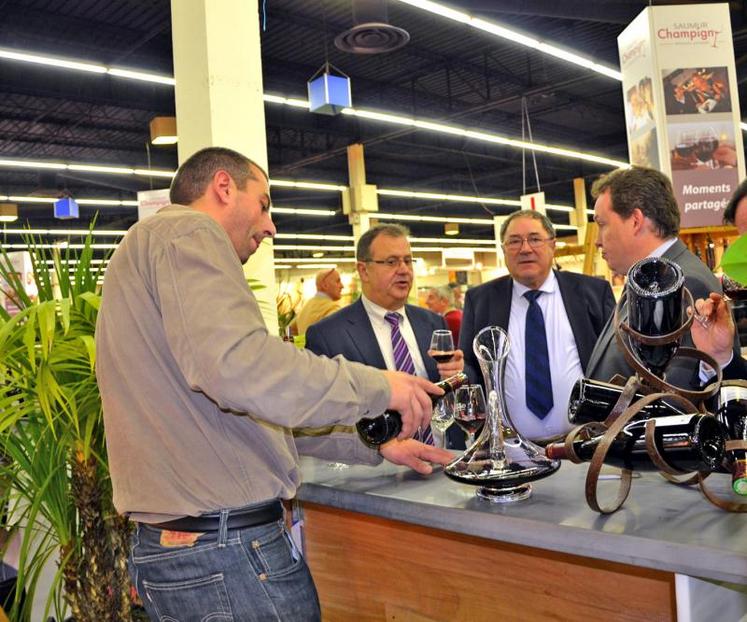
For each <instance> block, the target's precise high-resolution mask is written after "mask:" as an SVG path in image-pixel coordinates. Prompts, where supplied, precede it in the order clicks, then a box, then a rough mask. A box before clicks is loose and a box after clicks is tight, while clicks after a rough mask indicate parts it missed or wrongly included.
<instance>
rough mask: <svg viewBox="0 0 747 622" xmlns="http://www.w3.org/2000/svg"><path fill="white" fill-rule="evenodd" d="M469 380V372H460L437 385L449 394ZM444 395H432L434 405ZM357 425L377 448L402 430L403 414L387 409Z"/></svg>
mask: <svg viewBox="0 0 747 622" xmlns="http://www.w3.org/2000/svg"><path fill="white" fill-rule="evenodd" d="M468 382H469V380H468V378H467V374H465V373H463V372H459V373H458V374H454V375H453V376H451V377H449V378H446V379H445V380H442V381H441V382H437V383H436V386H437V387H440V388H441V389H443V391H444V395H448V394H449V393H453V392H454V391H456V390H457V389H458V388H459V387H461V386H462V385H464V384H467V383H468ZM444 395H432V396H431V401H432V403H433V405H434V406H435V405H436V404H437V403H438V401H439V400H440V399H441V398H443V396H444ZM355 427H356V428H357V429H358V434H359V436H360V437H361V440H362V441H363V442H364V443H365V444H366V445H368V446H369V447H372V448H377V447H379V445H383V444H384V443H386V442H387V441H390V440H391V439H393V438H394V437H395V436H397V435H398V434H399V433H400V432H401V431H402V415H400V414H399V413H398V412H397V411H396V410H387V411H386V412H384V413H383V414H381V415H379V416H378V417H364V418H363V419H361V420H359V421H358V423H356V424H355Z"/></svg>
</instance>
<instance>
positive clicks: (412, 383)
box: [383, 371, 444, 440]
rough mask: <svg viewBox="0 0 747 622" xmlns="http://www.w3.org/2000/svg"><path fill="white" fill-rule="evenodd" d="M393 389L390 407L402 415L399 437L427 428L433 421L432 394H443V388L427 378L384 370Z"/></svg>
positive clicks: (408, 435) (408, 436)
mask: <svg viewBox="0 0 747 622" xmlns="http://www.w3.org/2000/svg"><path fill="white" fill-rule="evenodd" d="M383 374H384V375H385V376H386V379H387V381H388V382H389V388H390V389H391V397H390V398H389V409H391V410H396V411H397V412H399V414H400V415H402V431H401V432H400V433H399V436H398V437H397V438H399V439H402V440H404V439H406V438H410V437H411V436H412V435H413V434H415V432H417V431H418V429H419V428H422V429H423V430H425V429H426V428H427V427H428V426H429V425H430V423H431V415H432V414H433V402H432V401H431V397H430V395H429V394H431V395H437V396H439V395H443V393H444V392H443V390H442V389H439V388H438V387H437V386H436V385H435V384H433V383H432V382H429V381H428V380H426V379H425V378H420V377H419V376H413V375H412V374H406V373H405V372H401V371H384V372H383Z"/></svg>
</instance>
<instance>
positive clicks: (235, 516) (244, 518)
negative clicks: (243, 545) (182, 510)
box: [149, 500, 283, 532]
mask: <svg viewBox="0 0 747 622" xmlns="http://www.w3.org/2000/svg"><path fill="white" fill-rule="evenodd" d="M281 518H283V504H282V503H280V501H278V500H275V501H270V502H269V503H265V504H263V505H260V506H256V507H252V508H242V509H238V510H231V511H230V513H229V514H228V519H227V523H228V524H227V527H228V529H245V528H246V527H257V526H258V525H265V524H267V523H272V522H274V521H277V520H280V519H281ZM149 526H150V527H155V528H156V529H167V530H169V531H188V532H202V531H218V529H219V528H220V512H211V513H210V514H202V515H200V516H184V517H183V518H176V519H174V520H170V521H166V522H165V523H152V524H150V525H149Z"/></svg>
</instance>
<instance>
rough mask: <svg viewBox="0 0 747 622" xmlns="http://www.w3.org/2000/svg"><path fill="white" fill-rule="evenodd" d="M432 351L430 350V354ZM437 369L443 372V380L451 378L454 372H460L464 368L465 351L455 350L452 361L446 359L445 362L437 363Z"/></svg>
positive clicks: (440, 372)
mask: <svg viewBox="0 0 747 622" xmlns="http://www.w3.org/2000/svg"><path fill="white" fill-rule="evenodd" d="M430 353H431V351H430V350H428V354H430ZM436 369H438V373H439V374H441V380H443V379H444V378H450V377H451V376H453V375H454V374H458V373H459V372H460V371H463V370H464V352H462V351H461V350H454V356H452V357H451V360H450V361H446V362H445V363H439V364H438V365H436Z"/></svg>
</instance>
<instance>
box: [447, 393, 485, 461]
mask: <svg viewBox="0 0 747 622" xmlns="http://www.w3.org/2000/svg"><path fill="white" fill-rule="evenodd" d="M455 396H456V410H455V412H454V423H456V424H457V425H458V426H459V427H460V428H462V430H464V432H465V433H466V434H467V447H471V446H472V444H473V443H474V442H475V435H476V434H477V433H478V432H479V431H480V430H482V426H483V425H484V424H485V417H486V416H487V408H486V406H485V393H484V392H483V390H482V387H481V386H480V385H479V384H469V385H467V386H464V387H459V388H458V389H457V390H456V394H455Z"/></svg>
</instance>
